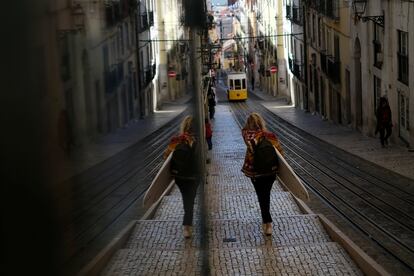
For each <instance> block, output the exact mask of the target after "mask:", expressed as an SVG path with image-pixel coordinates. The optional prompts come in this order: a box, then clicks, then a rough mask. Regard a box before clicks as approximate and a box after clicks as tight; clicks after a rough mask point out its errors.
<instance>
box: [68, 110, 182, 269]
mask: <svg viewBox="0 0 414 276" xmlns="http://www.w3.org/2000/svg"><path fill="white" fill-rule="evenodd" d="M187 114H188V111H184V112H183V113H182V114H180V115H178V116H177V118H176V119H175V120H173V121H171V122H170V123H168V124H166V125H165V126H163V127H161V128H160V129H158V130H156V131H155V132H153V133H151V134H149V135H148V136H146V137H144V138H143V139H141V140H140V141H137V143H135V144H134V145H132V146H130V147H128V148H126V149H124V150H122V151H121V152H119V153H117V154H115V155H114V156H112V157H110V158H108V159H107V160H105V161H103V162H101V163H99V164H97V165H95V166H93V167H92V168H90V169H88V170H86V171H85V172H83V173H81V174H79V175H76V176H74V177H72V178H71V179H69V180H68V181H67V182H66V183H65V185H70V186H71V187H72V188H73V193H72V194H70V195H61V196H60V198H61V199H66V200H70V201H71V202H72V205H73V207H72V208H71V209H70V210H69V213H67V214H64V215H65V216H68V217H70V220H68V222H69V224H67V225H66V226H65V227H64V236H65V237H66V238H65V247H67V248H70V247H71V245H72V247H73V244H75V245H76V247H75V248H72V250H71V254H70V255H69V256H67V258H66V261H65V263H66V264H64V266H65V267H71V266H73V265H74V264H73V263H75V262H79V261H74V259H77V258H80V257H79V256H78V252H81V251H83V250H85V249H86V250H87V249H88V247H89V246H90V245H91V244H92V243H93V242H94V240H95V239H97V238H98V237H99V236H101V235H102V233H104V232H105V231H107V230H108V229H109V228H111V227H113V225H114V223H116V222H117V221H119V220H120V219H121V218H122V217H123V216H126V213H131V212H134V213H136V212H137V210H136V209H137V208H138V207H139V208H142V207H141V205H140V200H142V198H143V196H144V194H145V192H146V191H147V189H148V188H149V185H150V184H151V181H152V179H153V178H154V177H155V175H156V174H157V172H158V171H159V169H160V167H161V166H162V163H163V158H162V155H163V153H164V151H165V149H166V146H167V144H168V142H169V140H170V138H171V137H172V136H173V135H174V134H176V133H177V131H178V126H179V123H180V121H181V119H182V118H183V117H184V116H185V115H187ZM134 206H135V207H134ZM136 206H138V207H136ZM132 209H134V210H132ZM142 212H145V210H142ZM136 216H139V214H138V213H136ZM73 269H76V268H73Z"/></svg>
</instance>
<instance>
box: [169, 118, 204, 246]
mask: <svg viewBox="0 0 414 276" xmlns="http://www.w3.org/2000/svg"><path fill="white" fill-rule="evenodd" d="M195 142H196V140H195V137H194V132H193V117H192V116H186V117H185V118H184V120H183V121H182V123H181V126H180V134H179V135H178V136H174V137H173V138H172V139H171V142H170V143H169V145H168V148H167V150H166V151H165V152H164V159H167V157H168V156H169V155H170V154H171V153H172V152H173V151H174V150H175V148H176V146H177V145H178V144H180V143H187V144H188V145H190V146H191V147H192V146H195V145H194V144H195ZM175 183H176V184H177V186H178V188H179V189H180V192H181V195H182V198H183V205H184V220H183V227H184V229H183V234H184V237H185V238H190V237H191V232H192V225H193V212H194V201H195V197H196V193H197V187H198V182H197V181H196V180H195V179H191V178H180V177H175Z"/></svg>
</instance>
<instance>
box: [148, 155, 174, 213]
mask: <svg viewBox="0 0 414 276" xmlns="http://www.w3.org/2000/svg"><path fill="white" fill-rule="evenodd" d="M171 157H172V154H170V155H169V156H168V158H167V159H166V160H165V161H164V164H162V166H161V169H160V170H159V171H158V173H157V175H156V176H155V178H154V180H152V183H151V185H150V186H149V188H148V190H147V192H146V193H145V196H144V201H143V204H144V208H149V207H151V206H152V204H154V203H155V202H157V200H158V199H159V198H160V196H161V195H162V194H163V193H164V191H165V190H166V189H167V187H168V186H169V185H170V184H171V182H172V181H174V177H173V176H172V175H171V173H170V164H171Z"/></svg>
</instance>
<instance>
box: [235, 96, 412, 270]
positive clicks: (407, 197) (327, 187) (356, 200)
mask: <svg viewBox="0 0 414 276" xmlns="http://www.w3.org/2000/svg"><path fill="white" fill-rule="evenodd" d="M229 105H230V106H231V109H232V111H233V114H234V116H235V119H236V121H238V122H239V124H240V125H243V124H244V122H245V119H246V118H247V116H248V114H250V113H251V112H259V113H261V114H262V115H263V117H264V119H265V121H266V122H267V126H268V128H269V130H271V131H273V132H275V133H277V135H278V137H279V139H280V141H281V144H282V147H283V149H284V150H285V154H286V159H287V161H288V162H289V164H290V165H291V166H292V167H293V168H294V169H295V171H296V172H297V174H298V175H299V177H301V178H302V180H303V181H304V182H305V184H306V185H307V187H308V188H309V189H310V190H312V191H313V192H314V193H315V194H316V196H317V197H319V198H320V199H322V200H323V201H324V202H326V203H327V204H328V205H329V206H331V208H333V209H334V210H335V211H336V212H337V213H339V214H341V216H343V217H344V218H345V219H346V220H347V221H349V222H350V223H351V224H352V225H353V226H355V227H356V228H358V229H359V230H361V231H362V232H363V233H365V235H367V236H368V237H369V238H370V239H371V240H373V241H374V242H375V243H377V244H378V245H380V246H381V247H382V248H384V249H385V250H386V251H387V252H389V254H391V255H392V256H394V257H395V258H396V259H398V260H399V261H400V262H401V263H403V264H404V265H405V266H406V267H407V268H408V269H409V270H411V271H414V244H413V242H414V217H413V215H414V212H412V211H413V210H414V206H413V205H414V202H413V198H414V196H413V195H414V191H412V190H411V189H410V187H408V188H406V189H403V188H400V187H397V186H396V185H394V183H390V181H389V180H388V177H382V178H380V177H378V176H377V175H375V174H373V173H370V172H368V173H367V172H365V171H363V170H361V169H360V168H356V167H355V166H354V165H353V164H352V163H350V162H349V160H347V159H349V157H346V158H340V157H338V156H340V155H344V154H345V153H342V152H341V151H336V152H335V153H336V154H337V156H335V157H333V156H332V146H324V147H323V145H324V143H323V142H322V141H317V140H318V139H311V138H310V136H311V135H309V134H307V135H303V133H302V132H303V131H302V132H300V134H299V133H298V132H299V131H298V130H297V129H295V128H294V127H293V128H292V125H290V124H289V123H286V122H285V121H284V120H282V119H280V118H278V117H276V115H275V114H273V113H272V112H271V111H269V110H267V109H266V108H265V107H263V106H262V105H260V104H258V103H256V102H255V101H248V102H237V103H229ZM292 129H295V130H292ZM325 145H327V144H326V143H325ZM348 155H349V154H348ZM351 159H352V158H351ZM384 178H385V180H384ZM403 182H404V183H405V181H403ZM378 186H379V187H378ZM403 186H406V185H403Z"/></svg>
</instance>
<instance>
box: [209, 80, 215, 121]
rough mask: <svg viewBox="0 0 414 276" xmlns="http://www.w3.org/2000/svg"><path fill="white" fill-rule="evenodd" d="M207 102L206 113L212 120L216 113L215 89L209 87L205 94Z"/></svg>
mask: <svg viewBox="0 0 414 276" xmlns="http://www.w3.org/2000/svg"><path fill="white" fill-rule="evenodd" d="M207 101H208V113H209V117H210V120H212V119H214V113H215V112H216V110H215V106H216V88H215V87H214V86H210V87H209V89H208V92H207Z"/></svg>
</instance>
